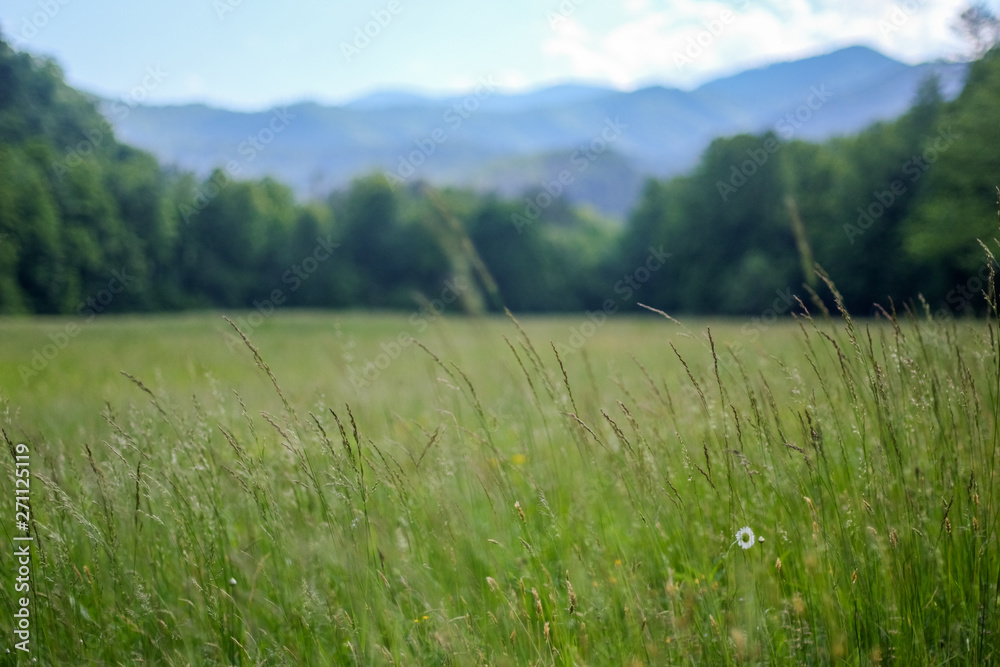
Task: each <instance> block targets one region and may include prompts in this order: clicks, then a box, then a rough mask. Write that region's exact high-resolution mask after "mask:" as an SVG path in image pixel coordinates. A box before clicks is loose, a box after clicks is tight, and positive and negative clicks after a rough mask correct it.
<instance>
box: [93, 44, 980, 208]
mask: <svg viewBox="0 0 1000 667" xmlns="http://www.w3.org/2000/svg"><path fill="white" fill-rule="evenodd" d="M966 69H967V66H966V65H965V64H961V63H960V64H949V63H927V64H921V65H906V64H904V63H901V62H898V61H896V60H893V59H891V58H888V57H886V56H884V55H882V54H880V53H878V52H876V51H873V50H871V49H868V48H865V47H860V46H856V47H850V48H846V49H842V50H840V51H836V52H834V53H830V54H827V55H822V56H816V57H813V58H807V59H804V60H798V61H794V62H787V63H780V64H775V65H771V66H768V67H763V68H760V69H755V70H750V71H746V72H742V73H740V74H737V75H735V76H730V77H726V78H723V79H718V80H715V81H712V82H710V83H706V84H704V85H702V86H701V87H699V88H697V89H695V90H692V91H682V90H678V89H673V88H664V87H660V86H652V87H648V88H643V89H641V90H636V91H633V92H621V91H617V90H613V89H609V88H602V87H598V86H585V85H562V86H554V87H551V88H545V89H542V90H536V91H531V92H526V93H519V94H504V93H500V92H498V91H497V90H496V89H495V88H494V87H493V85H492V84H491V82H489V81H488V80H484V81H482V82H481V83H480V84H479V85H478V86H477V87H476V88H475V89H473V90H472V91H470V92H469V94H467V95H456V96H450V97H443V98H433V97H426V96H422V95H419V94H414V93H405V92H383V93H376V94H374V95H369V96H367V97H364V98H361V99H358V100H356V101H353V102H350V103H347V104H344V105H342V106H336V107H331V106H322V105H319V104H315V103H303V104H296V105H293V106H290V107H287V108H286V109H284V110H270V111H266V112H259V113H240V112H235V111H227V110H224V109H215V108H210V107H207V106H204V105H188V106H164V107H143V106H138V107H135V108H133V109H131V110H130V112H129V113H128V114H127V115H125V116H124V117H121V116H122V114H121V113H118V114H112V113H109V114H108V115H109V117H110V118H109V119H110V120H111V121H112V123H114V125H115V127H116V131H117V133H118V136H119V138H120V139H121V140H122V141H124V142H127V143H131V144H134V145H136V146H139V147H141V148H145V149H147V150H149V151H151V152H152V153H154V154H155V155H157V156H158V157H159V158H160V159H161V160H163V161H165V162H168V163H174V164H177V165H179V166H181V167H184V168H187V169H192V170H194V171H196V172H197V173H199V174H201V175H206V174H208V173H209V172H210V171H211V170H212V169H213V168H215V167H219V166H222V165H225V164H227V163H229V162H230V161H235V162H236V163H237V164H238V165H239V167H240V175H241V176H243V177H259V176H264V175H272V176H274V177H275V178H277V179H279V180H281V181H284V182H286V183H288V184H290V185H292V186H293V187H294V188H295V189H296V191H297V192H299V193H300V194H302V195H314V196H318V195H322V194H325V193H326V192H328V191H329V190H330V189H334V188H339V187H343V186H344V185H346V184H347V183H348V182H350V180H351V179H352V178H354V177H356V176H358V175H360V174H363V173H365V172H369V171H372V170H376V169H380V170H384V171H386V172H387V173H388V174H390V175H395V177H396V178H397V179H398V180H403V181H411V180H416V179H423V180H427V181H430V182H432V183H437V184H447V185H469V186H474V187H476V188H478V189H481V190H496V191H498V192H501V193H503V194H507V195H510V194H519V193H521V192H524V191H526V190H530V189H533V188H538V187H542V186H543V184H544V183H550V182H552V181H553V180H558V178H559V176H560V173H562V172H568V174H569V176H570V177H571V178H569V179H568V180H569V184H568V185H567V186H566V187H565V193H566V194H565V196H566V197H567V198H569V199H570V200H572V201H575V202H579V203H588V204H591V205H593V206H595V207H596V208H598V209H599V210H601V211H603V212H604V213H606V214H609V215H612V216H618V217H621V216H624V215H625V214H626V213H627V211H628V210H629V208H630V207H631V206H632V205H633V203H634V202H635V201H636V198H637V196H638V193H639V190H640V188H641V186H642V183H643V181H644V180H645V179H646V178H648V177H650V176H657V177H665V176H670V175H674V174H678V173H681V172H683V171H685V170H688V169H690V168H691V167H693V166H694V165H695V164H696V163H697V160H698V157H699V155H700V154H701V152H702V151H703V150H704V149H705V147H706V146H707V145H708V144H709V143H710V142H711V141H712V139H714V138H716V137H719V136H726V135H733V134H738V133H742V132H762V131H765V130H768V129H773V130H775V131H777V132H778V133H779V135H780V136H782V137H783V138H792V137H794V138H800V139H809V140H822V139H826V138H828V137H831V136H834V135H842V134H849V133H853V132H856V131H858V130H860V129H862V128H864V127H865V126H867V125H869V124H871V123H872V122H875V121H878V120H889V119H892V118H895V117H897V116H899V115H900V114H901V113H903V112H904V111H905V110H906V109H907V108H909V106H910V104H911V103H912V101H913V99H914V96H915V94H916V92H917V89H918V87H919V86H920V84H921V83H922V82H923V81H924V80H925V79H926V77H928V76H929V75H932V74H933V75H936V76H938V77H939V79H940V81H941V87H942V92H943V94H944V96H945V97H946V98H948V99H951V98H953V97H955V96H956V95H957V94H958V93H959V92H960V90H961V88H962V85H963V83H964V79H965V73H966ZM810 105H811V106H810ZM276 114H278V115H276ZM281 114H286V116H285V121H283V122H281V123H277V124H274V122H275V121H274V120H273V119H275V118H278V117H279V116H280V115H281ZM789 114H791V115H790V116H789ZM796 114H797V116H796ZM609 122H610V123H611V124H612V125H615V124H617V125H615V126H618V127H620V133H619V134H618V135H614V133H613V131H611V130H609V129H608V127H609ZM279 126H280V128H281V129H280V132H278V131H274V129H275V128H277V127H279ZM602 133H604V136H603V137H602V136H601V135H602ZM254 138H256V145H255V144H254ZM564 176H565V175H564Z"/></svg>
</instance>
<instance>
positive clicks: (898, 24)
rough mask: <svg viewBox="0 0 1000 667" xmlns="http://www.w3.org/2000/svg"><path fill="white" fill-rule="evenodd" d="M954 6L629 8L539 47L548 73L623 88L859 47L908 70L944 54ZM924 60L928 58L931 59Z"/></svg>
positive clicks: (638, 1) (565, 23) (911, 2)
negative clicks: (607, 23)
mask: <svg viewBox="0 0 1000 667" xmlns="http://www.w3.org/2000/svg"><path fill="white" fill-rule="evenodd" d="M959 12H960V7H959V6H958V4H956V3H955V2H933V0H895V1H892V0H877V1H875V2H871V1H868V2H862V1H860V0H847V1H846V2H841V3H838V4H837V5H836V8H834V7H832V6H829V5H826V4H825V3H815V2H809V1H808V0H779V1H775V2H770V3H765V2H757V1H754V0H735V1H734V2H719V1H715V0H713V1H710V2H704V1H699V0H677V1H676V2H672V3H670V7H669V9H658V10H657V9H653V8H651V4H650V2H649V0H628V1H627V2H626V3H625V11H624V17H625V18H624V20H623V21H621V22H620V23H618V24H617V25H615V26H613V27H611V28H605V27H603V26H587V25H584V24H583V20H584V18H585V17H584V16H583V15H580V16H570V17H566V18H564V19H562V20H560V21H558V22H557V23H556V24H555V25H554V26H553V30H552V33H551V35H550V36H549V38H548V39H547V40H546V41H545V42H544V43H543V45H542V50H543V54H544V55H545V56H546V57H547V58H548V59H549V60H550V63H549V64H550V65H552V66H557V68H558V69H560V70H562V71H565V72H566V73H567V75H569V76H572V77H574V78H580V79H586V80H594V79H598V80H600V79H604V80H608V81H610V82H611V83H613V84H614V85H616V86H619V87H622V88H629V87H633V86H635V85H637V84H639V83H640V82H643V81H649V80H657V81H662V82H666V83H670V84H672V85H679V86H692V85H696V84H697V83H700V82H702V81H705V80H707V79H710V78H712V77H714V76H718V75H721V74H726V73H731V72H736V71H739V70H742V69H746V68H747V67H754V66H759V65H762V64H765V63H768V62H777V61H781V60H789V59H795V58H800V57H804V56H808V55H815V54H818V53H824V52H827V51H829V50H831V49H834V48H838V47H842V46H848V45H852V44H865V45H870V46H872V47H874V48H877V49H879V50H881V51H882V52H883V53H885V54H887V55H889V56H891V57H895V58H898V59H900V60H904V61H907V62H911V63H914V62H920V61H922V60H926V59H928V57H929V56H928V54H929V53H931V54H940V55H952V54H955V53H957V52H958V50H959V47H960V44H961V42H960V40H958V39H957V37H956V36H955V34H954V31H953V29H952V26H953V24H954V21H955V18H956V17H957V16H958V14H959ZM930 57H931V58H933V57H934V56H930Z"/></svg>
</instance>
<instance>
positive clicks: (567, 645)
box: [0, 311, 1000, 665]
mask: <svg viewBox="0 0 1000 667" xmlns="http://www.w3.org/2000/svg"><path fill="white" fill-rule="evenodd" d="M233 319H234V320H236V322H237V324H238V326H239V327H240V329H241V330H242V331H243V333H244V334H245V335H246V341H244V340H243V339H242V338H241V335H240V334H239V333H237V331H236V330H235V329H234V328H233V327H232V326H230V324H229V323H227V322H226V320H224V319H223V318H222V316H221V315H219V314H206V313H201V314H185V315H178V316H145V317H138V316H134V317H112V316H106V317H98V318H95V319H94V320H93V321H92V322H81V321H80V320H68V319H7V320H0V340H2V341H3V345H2V347H0V420H2V426H3V430H4V434H5V438H6V439H7V445H6V446H5V448H8V449H10V456H8V455H7V454H4V455H3V472H2V475H3V479H4V482H3V486H2V488H3V489H5V490H6V491H5V493H4V496H5V499H4V507H5V508H6V510H7V511H6V513H5V514H4V516H3V519H2V522H0V525H2V531H3V535H4V539H5V541H6V542H7V544H8V545H10V544H15V545H17V544H22V543H17V542H14V541H13V540H14V536H15V535H21V534H22V533H21V532H19V531H16V530H15V524H14V514H15V507H14V505H15V502H14V492H13V487H14V484H13V480H14V476H15V461H16V460H17V459H15V455H16V453H18V452H19V451H22V450H20V449H18V448H17V447H16V445H18V444H19V443H24V444H25V445H26V446H27V450H28V451H29V452H30V454H29V456H30V459H29V461H30V472H31V484H30V502H31V510H32V513H31V525H30V534H31V535H32V536H34V538H35V540H34V541H33V542H32V543H31V548H32V550H33V551H32V561H31V565H30V568H31V583H32V586H31V597H30V605H29V609H30V614H31V616H30V631H31V644H30V648H31V654H32V656H33V657H35V658H37V660H38V664H53V665H59V664H109V665H110V664H143V663H153V664H170V665H188V664H193V665H199V664H225V665H235V664H241V665H257V664H312V665H323V664H358V665H367V664H399V665H413V664H455V665H467V664H468V665H472V664H493V665H529V664H538V665H548V664H555V665H574V664H577V665H604V664H826V663H838V664H871V663H880V662H887V663H888V662H895V663H897V664H907V665H909V664H944V663H956V664H987V663H990V662H993V661H995V660H997V651H998V648H1000V640H998V635H997V618H998V602H1000V601H998V596H1000V547H998V543H997V531H998V529H1000V525H998V516H1000V511H998V510H1000V494H998V491H1000V486H998V480H997V469H998V465H997V460H996V455H997V437H998V430H997V425H998V418H1000V413H998V409H1000V408H998V394H1000V344H998V341H997V339H996V336H997V319H996V317H995V313H994V316H993V317H992V318H989V319H981V320H944V321H940V320H934V319H931V318H929V317H925V316H923V315H919V316H918V315H912V314H909V315H905V316H904V315H900V317H899V318H898V320H897V319H896V318H880V319H877V320H865V321H852V320H850V319H845V318H842V317H837V316H836V315H834V316H830V317H828V316H825V315H822V314H819V313H814V314H813V316H800V317H798V318H797V319H792V318H787V319H784V320H779V321H776V322H774V323H771V324H769V325H767V324H764V325H762V326H761V327H760V328H759V329H757V328H751V327H748V325H747V324H746V323H745V322H742V321H735V320H734V321H724V320H714V321H684V322H683V323H678V322H675V321H671V320H669V319H666V318H663V317H659V316H656V315H655V314H652V313H650V314H649V315H648V316H646V317H632V318H629V317H624V316H613V317H611V318H610V319H609V320H608V321H607V322H603V323H599V325H598V324H595V323H594V322H592V321H591V320H589V319H588V318H586V317H585V316H576V317H559V318H557V317H546V318H528V317H524V318H519V319H518V321H514V320H513V319H511V318H504V317H497V318H485V319H462V318H450V317H440V318H436V319H434V321H430V320H429V319H421V317H410V316H407V315H406V314H403V315H393V314H386V315H379V314H365V313H339V314H337V313H308V312H294V311H289V312H282V311H278V312H276V313H274V314H273V315H271V316H269V317H266V318H259V317H256V316H254V315H252V314H248V313H240V314H238V316H237V315H233ZM74 324H75V325H76V326H77V327H78V328H72V327H73V326H74ZM68 327H70V328H68ZM70 332H72V333H70ZM411 336H412V337H413V338H415V339H416V341H418V342H419V345H417V344H413V343H411V342H410V341H411V339H410V337H411ZM578 343H583V344H582V346H580V345H576V344H578ZM251 345H252V347H251ZM46 346H48V347H46ZM577 348H579V349H577ZM36 353H37V355H38V356H37V358H36ZM258 355H259V356H258ZM47 357H51V358H47ZM33 359H34V360H35V361H34V363H35V366H32V365H31V364H32V360H33ZM369 364H370V365H369ZM366 367H367V368H368V372H367V374H365V372H364V369H365V368H366ZM122 372H125V373H127V374H128V375H129V376H131V377H129V376H126V375H123V374H122ZM744 527H749V528H750V529H752V531H753V536H747V535H746V533H741V540H740V542H738V541H737V531H740V529H742V528H744ZM751 540H752V541H751ZM9 553H10V550H9V548H5V555H4V557H3V560H2V563H3V576H4V577H5V579H4V582H3V585H2V587H0V607H2V616H3V622H2V624H0V627H2V628H3V631H4V637H5V638H13V637H15V635H14V632H13V628H12V626H13V625H14V622H13V619H14V614H15V611H16V610H17V609H19V608H20V607H19V602H18V598H19V596H20V594H18V593H15V592H14V578H15V572H16V564H15V561H14V560H13V559H11V558H10V557H9ZM9 641H10V643H11V645H10V646H9V647H10V648H11V649H12V650H13V649H14V646H13V643H14V642H15V641H17V640H16V639H10V640H9Z"/></svg>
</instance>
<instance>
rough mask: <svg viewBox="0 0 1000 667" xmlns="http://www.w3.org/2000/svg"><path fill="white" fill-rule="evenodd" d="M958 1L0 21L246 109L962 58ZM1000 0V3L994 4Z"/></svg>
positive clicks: (79, 77)
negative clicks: (842, 55) (874, 59)
mask: <svg viewBox="0 0 1000 667" xmlns="http://www.w3.org/2000/svg"><path fill="white" fill-rule="evenodd" d="M966 4H967V3H966V2H958V1H954V0H945V1H940V2H939V1H936V0H894V1H883V0H841V1H840V2H836V3H834V2H816V1H811V0H785V1H772V2H766V1H764V0H729V1H716V0H707V1H696V0H662V1H657V0H616V1H614V2H612V1H607V0H603V1H602V0H488V1H480V2H468V3H455V2H451V3H449V2H444V0H351V1H350V2H347V1H341V0H325V1H323V0H298V1H296V2H287V3H286V2H276V1H274V0H134V1H133V2H121V1H120V0H114V1H112V0H4V1H3V3H2V4H0V32H2V36H3V39H4V40H6V41H8V42H10V43H11V44H12V45H13V46H14V47H15V48H17V49H20V50H26V51H30V52H32V53H35V54H39V55H46V56H51V57H53V58H55V60H56V61H57V62H58V63H59V64H60V66H61V67H62V68H63V71H64V72H65V73H66V78H67V80H68V81H69V83H70V84H71V85H73V86H76V87H78V88H81V89H84V90H87V91H90V92H93V93H97V94H99V95H103V96H105V97H108V98H112V99H115V98H125V99H126V100H128V101H136V102H142V103H145V104H180V103H189V102H204V103H207V104H211V105H213V106H221V107H227V108H232V109H240V110H259V109H265V108H269V107H271V106H276V105H281V104H287V103H293V102H300V101H305V100H313V101H317V102H321V103H327V104H337V103H341V102H345V101H348V100H351V99H355V98H358V97H362V96H364V95H366V94H369V93H372V92H375V91H384V90H404V91H412V92H418V93H423V94H431V95H447V94H455V93H461V92H463V91H468V90H471V89H473V88H474V87H475V86H476V85H477V82H479V81H486V80H488V81H491V82H497V83H499V86H500V88H501V89H503V90H506V91H510V92H515V91H522V90H529V89H535V88H540V87H544V86H547V85H552V84H556V83H566V82H578V83H579V82H582V83H593V84H600V85H606V86H610V87H614V88H618V89H621V90H633V89H636V88H639V87H642V86H645V85H652V84H660V85H667V86H676V87H678V88H684V89H690V88H693V87H696V86H697V85H698V84H700V83H704V82H706V81H709V80H711V79H713V78H717V77H719V76H724V75H727V74H733V73H736V72H738V71H742V70H745V69H749V68H753V67H758V66H763V65H766V64H769V63H773V62H781V61H786V60H794V59H797V58H802V57H807V56H812V55H819V54H822V53H828V52H830V51H833V50H835V49H837V48H840V47H844V46H850V45H855V44H861V45H865V46H869V47H872V48H875V49H877V50H879V51H881V52H882V53H885V54H886V55H888V56H891V57H893V58H896V59H898V60H901V61H903V62H906V63H911V64H914V63H919V62H926V61H931V60H936V59H940V58H945V59H955V58H961V57H962V56H963V54H964V50H963V49H964V45H963V41H962V40H961V38H960V37H959V36H958V35H957V34H956V32H955V31H954V29H953V26H954V24H955V21H956V19H957V17H958V15H959V14H960V13H961V10H962V9H963V8H964V7H965V6H966ZM986 4H988V5H989V6H990V7H992V8H993V9H994V10H995V11H996V10H997V9H998V6H1000V0H992V1H991V2H988V3H986Z"/></svg>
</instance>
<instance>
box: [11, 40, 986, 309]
mask: <svg viewBox="0 0 1000 667" xmlns="http://www.w3.org/2000/svg"><path fill="white" fill-rule="evenodd" d="M0 91H2V96H0V313H3V314H31V313H44V314H56V313H66V314H79V315H87V316H90V315H94V314H101V313H104V312H150V311H174V310H186V309H217V308H240V309H253V308H258V309H259V308H264V307H273V306H277V305H280V306H281V307H297V308H376V309H412V308H413V306H414V305H415V304H424V303H428V302H430V301H431V300H432V299H434V298H436V297H438V296H439V295H440V294H441V293H442V291H443V290H446V281H448V280H454V281H460V282H461V284H463V285H465V286H466V289H463V290H460V291H459V293H458V294H457V295H456V298H455V299H453V303H450V304H448V306H447V307H448V309H449V312H455V313H470V314H477V313H483V312H496V311H501V312H502V310H503V309H504V308H508V309H510V310H512V311H514V312H557V311H581V310H594V311H599V310H602V309H604V310H606V305H607V303H608V301H609V300H610V301H612V302H613V303H614V307H615V310H616V311H617V310H618V309H622V310H635V309H637V308H638V306H637V303H639V302H641V303H645V304H649V305H652V306H655V307H657V308H660V309H663V310H665V311H667V312H670V313H685V314H724V315H745V316H752V317H754V316H755V317H757V318H761V317H774V316H777V315H781V314H782V313H785V312H788V311H790V310H791V308H792V304H793V303H794V299H795V297H798V298H801V299H803V300H804V301H805V300H808V299H810V298H813V300H814V301H816V300H817V299H819V297H818V296H815V293H813V287H814V286H815V283H816V275H817V270H819V271H820V272H821V273H824V272H825V274H827V275H829V276H830V277H831V278H832V280H833V281H834V282H835V283H836V284H837V286H838V288H839V289H840V291H841V292H842V294H843V296H844V300H845V304H846V306H847V308H848V309H849V310H850V311H851V312H855V313H858V314H862V315H863V314H866V313H873V312H874V309H875V308H876V307H877V306H876V304H879V306H878V307H885V308H891V307H894V306H899V307H903V306H904V305H906V304H911V303H912V304H919V303H920V302H921V300H925V301H926V304H927V307H928V308H931V309H933V310H934V311H935V312H936V313H938V314H941V315H945V314H960V313H964V312H970V311H972V309H973V307H972V305H971V304H972V301H973V298H972V297H973V295H975V294H978V293H979V292H981V290H982V289H983V286H984V285H985V284H986V277H987V275H988V273H989V271H990V270H991V267H990V266H989V265H988V264H984V261H983V259H982V257H983V255H982V249H981V247H980V245H979V243H978V241H977V240H978V239H982V240H984V241H985V240H987V239H989V238H992V236H993V235H994V233H995V229H996V224H997V215H996V209H997V190H996V186H997V184H998V183H1000V154H998V153H997V151H996V150H995V146H997V145H998V144H1000V128H998V127H997V125H996V123H995V117H996V116H995V113H996V112H995V110H996V108H997V104H998V102H1000V56H998V55H997V53H996V51H995V49H994V50H989V51H987V52H986V53H985V54H984V55H982V56H981V57H980V58H979V59H978V60H977V61H976V62H974V63H973V64H972V66H971V68H970V71H969V76H968V80H967V83H966V86H965V88H964V90H963V92H962V93H961V94H960V95H959V96H958V97H957V98H956V99H954V100H952V101H946V100H944V99H943V98H942V95H941V94H940V92H939V88H938V85H937V82H936V81H934V80H928V81H926V83H925V84H924V85H923V87H922V88H921V91H920V93H919V95H918V96H917V98H916V99H915V100H914V101H913V105H912V108H911V109H910V110H909V111H908V112H907V113H906V114H905V115H903V116H902V117H900V118H898V119H896V120H894V121H892V122H883V123H877V124H875V125H873V126H871V127H869V128H868V129H866V130H864V131H863V132H861V133H859V134H857V135H855V136H846V137H837V138H834V139H831V140H829V141H826V142H824V143H818V144H817V143H809V142H804V141H800V140H797V139H795V132H794V126H793V125H790V124H786V125H785V126H783V130H787V131H782V130H779V131H777V132H768V133H765V134H762V135H740V136H733V137H725V138H720V139H717V140H716V141H714V142H713V143H712V144H711V145H710V146H709V148H708V149H707V150H706V151H705V153H704V154H703V156H702V158H701V160H700V163H699V164H698V166H697V167H696V168H695V169H694V170H693V171H692V172H691V173H688V174H686V175H683V176H681V177H677V178H671V179H668V180H658V179H650V180H649V181H648V182H647V183H646V185H645V187H644V190H643V193H642V195H641V198H640V201H639V202H638V204H637V205H636V206H635V208H634V210H632V211H631V213H630V214H629V215H628V216H627V219H625V220H610V219H607V218H606V217H604V216H602V215H600V214H599V213H597V212H596V211H594V210H592V209H587V208H583V207H577V206H574V205H572V204H571V203H570V202H568V200H567V198H566V197H564V196H561V193H562V190H563V186H562V185H561V184H560V183H559V181H558V175H555V174H554V175H553V178H552V180H551V181H546V182H542V183H539V184H538V188H537V189H536V190H535V191H531V192H525V193H524V194H523V196H522V197H521V198H515V199H510V198H502V197H499V196H496V195H493V194H490V193H482V192H475V191H472V190H460V189H451V188H436V187H433V186H432V185H430V184H428V183H423V182H414V183H400V182H399V180H398V179H392V178H391V176H387V175H385V174H379V173H374V174H369V175H366V176H363V177H360V178H358V179H357V180H356V181H354V182H353V184H352V185H351V187H350V188H348V189H347V190H346V191H338V192H333V193H330V194H329V195H328V196H327V197H326V198H325V199H316V200H311V201H302V200H298V199H296V197H295V195H294V194H293V192H292V190H291V189H290V188H289V187H287V186H285V185H283V184H282V183H279V182H277V181H275V180H272V179H268V178H265V179H263V180H246V179H241V178H240V164H239V163H237V162H233V163H230V164H228V165H219V168H218V169H217V170H216V171H215V172H214V173H212V174H211V175H210V176H208V177H207V178H205V179H199V178H198V177H197V176H196V175H194V174H192V173H186V172H183V171H181V170H178V169H176V168H172V167H169V166H165V165H162V164H159V163H158V162H157V160H156V159H155V158H154V157H153V156H152V155H150V154H148V153H146V152H143V151H141V150H137V149H135V148H132V147H130V146H128V145H125V144H123V143H120V142H119V141H117V140H116V139H115V137H114V133H113V131H112V129H111V126H110V125H109V123H108V121H107V120H106V118H105V117H104V116H102V114H101V112H100V108H101V100H99V99H97V98H95V97H93V96H91V95H88V94H86V93H83V92H81V91H77V90H75V89H73V88H72V87H70V86H69V85H68V84H67V83H66V82H65V80H64V77H63V73H62V71H61V70H60V68H59V66H58V65H57V64H56V63H55V62H53V61H51V60H49V59H44V58H40V57H37V56H34V55H32V54H30V53H26V52H19V51H17V50H15V49H14V48H13V47H11V46H10V45H9V44H8V43H6V42H2V41H0ZM663 122H664V123H669V122H670V119H669V118H664V119H663ZM394 181H395V182H394ZM652 255H655V256H656V257H658V259H657V261H655V262H653V264H656V270H655V271H653V270H651V266H650V267H649V268H647V262H649V261H650V258H651V256H652ZM639 278H644V279H643V280H639ZM811 293H812V294H811ZM273 296H277V297H278V299H277V300H275V299H274V298H272V297H273ZM279 301H280V303H279ZM920 307H921V308H923V306H920ZM751 321H753V320H751Z"/></svg>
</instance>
